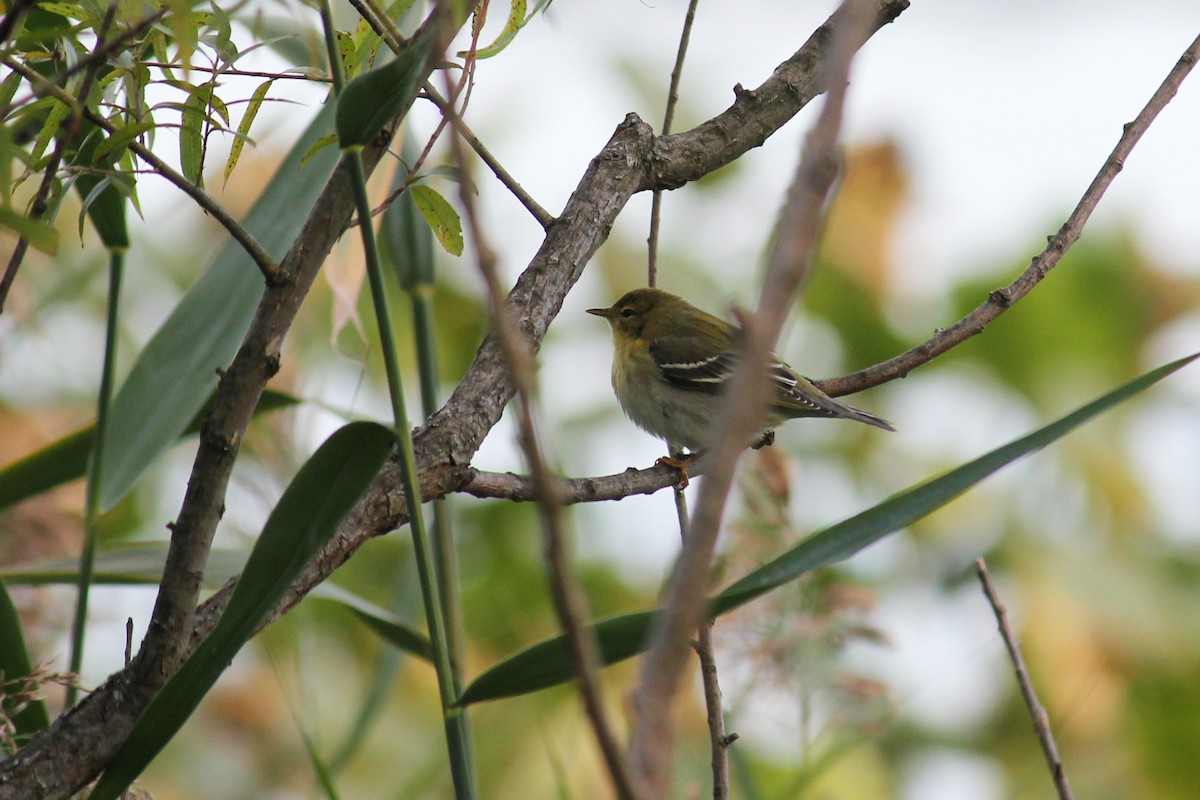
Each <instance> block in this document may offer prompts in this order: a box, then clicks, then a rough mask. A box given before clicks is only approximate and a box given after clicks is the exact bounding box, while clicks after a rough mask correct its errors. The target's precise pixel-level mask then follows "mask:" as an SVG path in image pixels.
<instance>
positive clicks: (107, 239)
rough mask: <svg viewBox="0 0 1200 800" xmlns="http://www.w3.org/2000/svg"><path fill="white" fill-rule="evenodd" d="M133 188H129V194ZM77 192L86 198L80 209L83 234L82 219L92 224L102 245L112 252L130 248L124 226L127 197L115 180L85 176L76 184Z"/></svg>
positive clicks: (127, 233) (93, 175)
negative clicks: (85, 217) (85, 218)
mask: <svg viewBox="0 0 1200 800" xmlns="http://www.w3.org/2000/svg"><path fill="white" fill-rule="evenodd" d="M132 188H133V187H127V191H129V190H132ZM75 189H76V191H78V192H79V196H80V197H82V198H83V208H82V209H80V214H81V216H80V219H79V231H80V233H81V234H82V233H83V216H82V215H86V216H87V218H88V219H90V220H91V221H92V226H93V227H94V228H95V229H96V233H98V234H99V235H100V241H101V242H103V243H104V246H105V247H107V248H108V249H109V250H125V249H127V248H128V247H129V229H128V227H127V226H126V225H125V202H126V197H127V195H126V193H125V192H122V191H121V186H120V185H119V184H118V183H117V182H116V180H114V178H113V176H109V175H105V176H100V175H96V174H94V173H85V174H82V175H80V176H79V177H78V178H76V180H75Z"/></svg>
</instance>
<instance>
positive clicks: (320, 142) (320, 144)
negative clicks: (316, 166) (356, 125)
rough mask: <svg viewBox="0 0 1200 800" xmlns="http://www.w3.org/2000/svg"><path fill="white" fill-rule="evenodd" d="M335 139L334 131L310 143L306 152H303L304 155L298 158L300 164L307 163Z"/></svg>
mask: <svg viewBox="0 0 1200 800" xmlns="http://www.w3.org/2000/svg"><path fill="white" fill-rule="evenodd" d="M336 141H337V134H336V133H331V134H329V135H327V136H322V137H321V138H320V139H317V140H316V141H315V142H313V143H312V145H310V146H309V148H308V150H307V152H305V153H304V157H303V158H302V159H301V160H300V164H301V166H303V165H305V164H307V163H308V160H309V159H310V158H312V157H313V156H315V155H316V154H317V153H319V152H321V151H322V150H324V149H325V148H326V147H329V145H331V144H333V143H335V142H336Z"/></svg>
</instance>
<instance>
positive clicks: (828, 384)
mask: <svg viewBox="0 0 1200 800" xmlns="http://www.w3.org/2000/svg"><path fill="white" fill-rule="evenodd" d="M1197 59H1200V36H1197V37H1196V39H1195V40H1193V41H1192V43H1191V44H1190V45H1189V46H1188V48H1187V49H1186V50H1185V51H1184V52H1183V55H1182V56H1180V57H1179V61H1178V62H1176V64H1175V66H1174V67H1173V68H1172V69H1171V71H1170V72H1169V73H1167V77H1166V78H1165V79H1164V80H1163V82H1162V84H1161V85H1160V86H1159V87H1158V90H1157V91H1155V92H1154V94H1153V95H1152V96H1151V98H1150V100H1149V101H1148V102H1147V103H1146V106H1145V108H1143V109H1142V111H1141V113H1139V114H1138V115H1137V117H1136V118H1134V120H1133V122H1130V123H1128V124H1127V125H1125V128H1124V131H1123V132H1122V134H1121V138H1120V139H1119V140H1118V141H1117V145H1116V147H1114V148H1113V151H1112V153H1111V154H1110V155H1109V156H1108V159H1107V160H1105V162H1104V165H1103V166H1102V167H1100V171H1099V172H1098V173H1097V174H1096V177H1095V178H1093V179H1092V182H1091V185H1089V186H1088V188H1087V191H1085V192H1084V193H1083V197H1081V198H1080V199H1079V203H1078V204H1077V205H1076V206H1075V210H1074V211H1072V212H1071V215H1070V216H1069V217H1067V221H1066V222H1064V223H1063V225H1062V227H1061V228H1059V229H1058V232H1057V233H1056V234H1054V235H1053V236H1050V237H1049V240H1048V243H1047V245H1046V248H1045V249H1044V250H1042V252H1041V253H1039V254H1038V255H1037V256H1036V257H1034V259H1033V261H1032V262H1031V263H1030V265H1029V267H1028V268H1027V269H1026V270H1025V271H1024V272H1022V273H1021V274H1020V276H1018V277H1017V279H1016V280H1014V281H1013V282H1012V283H1010V284H1009V285H1008V286H1005V287H1004V288H1002V289H996V290H994V291H992V292H990V293H989V294H988V297H987V300H985V301H983V303H982V304H980V305H979V307H977V308H976V309H975V310H974V311H972V312H971V313H970V314H968V315H967V316H965V317H963V318H962V319H960V320H959V321H958V322H956V323H954V324H953V325H951V326H950V327H949V328H939V329H938V331H937V332H936V333H935V334H934V335H933V336H932V337H930V338H929V339H928V340H927V341H925V342H922V343H921V344H919V345H917V346H916V347H914V348H912V349H911V350H908V351H906V352H904V353H901V354H900V355H898V356H896V357H895V358H892V359H889V360H888V361H885V362H883V363H882V364H877V365H875V366H873V367H870V368H868V369H864V370H860V371H858V372H853V373H851V374H849V375H845V376H843V377H840V378H834V379H830V380H824V381H817V382H816V384H817V386H818V388H820V389H821V390H822V391H823V392H825V393H827V394H830V395H834V396H836V395H843V394H851V393H853V392H860V391H862V390H863V389H869V388H871V387H872V386H878V385H879V384H881V383H886V382H888V381H890V380H894V379H895V378H903V377H904V376H905V375H907V374H908V373H910V372H912V371H913V370H914V369H916V368H917V367H919V366H921V365H923V364H926V363H928V362H929V361H931V360H932V359H934V358H936V357H937V356H939V355H941V354H942V353H944V352H946V351H947V350H949V349H950V348H952V347H954V346H956V345H959V344H961V343H962V342H964V341H966V340H967V339H969V338H971V337H972V336H975V335H976V334H980V333H983V330H984V328H985V327H987V325H988V323H990V322H991V321H992V320H994V319H995V318H996V317H998V316H1000V315H1001V314H1003V313H1004V312H1005V311H1007V310H1008V309H1009V308H1011V307H1012V306H1013V304H1015V303H1016V302H1017V301H1018V300H1020V299H1021V298H1022V297H1024V296H1025V295H1027V294H1029V292H1030V291H1032V290H1033V287H1035V286H1037V285H1038V283H1040V282H1041V280H1042V279H1043V278H1045V277H1046V275H1047V274H1048V273H1049V272H1050V270H1052V269H1054V267H1056V266H1058V262H1059V261H1060V260H1061V259H1062V257H1063V255H1065V254H1066V252H1067V250H1069V249H1070V248H1071V246H1072V245H1074V244H1075V242H1077V241H1078V240H1079V236H1080V234H1081V233H1082V232H1083V226H1084V225H1085V224H1086V223H1087V221H1088V218H1089V217H1091V215H1092V212H1093V211H1095V210H1096V206H1097V205H1098V204H1099V203H1100V198H1102V197H1103V196H1104V193H1105V192H1106V191H1108V187H1109V186H1110V185H1112V182H1113V180H1114V179H1115V178H1116V177H1117V173H1119V172H1120V171H1121V170H1122V168H1124V166H1125V159H1126V158H1128V157H1129V154H1130V153H1131V152H1132V151H1133V147H1134V145H1136V144H1137V143H1138V140H1140V139H1141V138H1142V134H1144V133H1145V132H1146V130H1147V129H1148V128H1149V127H1150V123H1152V122H1153V121H1154V119H1155V118H1156V117H1157V116H1158V114H1159V112H1160V111H1162V110H1163V109H1164V108H1165V107H1166V105H1167V103H1169V102H1171V98H1173V97H1174V96H1175V93H1176V92H1177V91H1179V86H1180V85H1181V84H1182V83H1183V80H1184V78H1186V77H1187V76H1188V73H1190V72H1191V71H1192V68H1193V67H1195V66H1196V61H1197Z"/></svg>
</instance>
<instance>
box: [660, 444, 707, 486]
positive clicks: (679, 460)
mask: <svg viewBox="0 0 1200 800" xmlns="http://www.w3.org/2000/svg"><path fill="white" fill-rule="evenodd" d="M698 458H700V453H689V454H688V455H686V456H685V455H682V454H680V455H679V456H678V457H676V456H663V457H662V458H659V459H658V460H657V461H655V462H654V466H656V467H657V466H658V465H659V464H666V465H667V466H668V467H674V468H675V469H677V470H679V483H678V485H676V487H675V488H677V489H680V490H683V489H686V488H687V487H688V483H689V481H688V474H687V471H688V467H690V466H691V465H692V464H695V463H696V459H698Z"/></svg>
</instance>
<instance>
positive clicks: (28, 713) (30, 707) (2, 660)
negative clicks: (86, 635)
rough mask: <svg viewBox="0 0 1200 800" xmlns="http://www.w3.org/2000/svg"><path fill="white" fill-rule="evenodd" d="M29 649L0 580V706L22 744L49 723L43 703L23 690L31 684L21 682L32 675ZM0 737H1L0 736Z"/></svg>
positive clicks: (18, 619)
mask: <svg viewBox="0 0 1200 800" xmlns="http://www.w3.org/2000/svg"><path fill="white" fill-rule="evenodd" d="M32 672H33V670H32V668H31V667H30V665H29V652H28V650H26V649H25V634H24V632H23V631H22V630H21V618H20V616H19V615H18V614H17V607H16V606H14V605H13V601H12V598H11V597H9V596H8V589H7V588H5V586H4V583H3V582H2V581H0V681H3V688H2V689H0V708H2V709H3V711H4V715H5V716H7V717H8V718H9V719H10V720H11V721H12V724H13V727H14V728H15V729H16V730H15V731H14V734H15V738H16V739H17V743H18V744H23V743H24V742H25V741H27V740H28V739H29V738H30V737H31V736H33V734H35V733H37V732H38V731H40V730H42V729H43V728H45V727H47V726H49V725H50V715H49V714H48V713H47V712H46V704H45V703H44V702H42V701H41V700H40V699H38V700H35V699H31V698H29V697H28V696H25V695H26V692H31V691H34V690H35V689H36V687H34V686H22V684H23V683H25V682H26V681H27V680H28V679H30V678H31V676H32ZM0 741H2V740H0Z"/></svg>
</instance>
